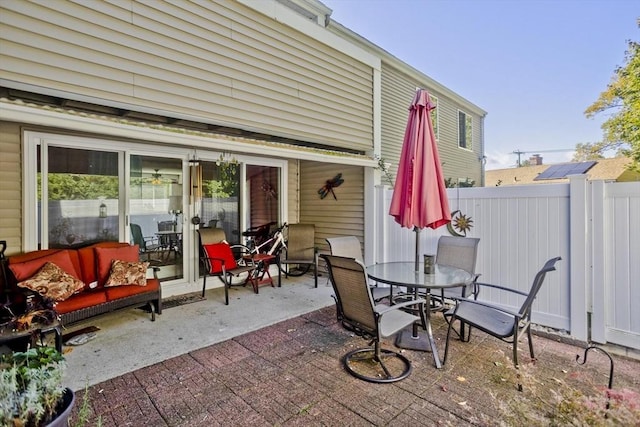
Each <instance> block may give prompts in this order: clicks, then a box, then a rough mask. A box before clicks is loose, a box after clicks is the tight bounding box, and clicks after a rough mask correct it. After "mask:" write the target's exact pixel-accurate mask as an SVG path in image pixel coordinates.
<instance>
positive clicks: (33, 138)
mask: <svg viewBox="0 0 640 427" xmlns="http://www.w3.org/2000/svg"><path fill="white" fill-rule="evenodd" d="M24 150H25V168H24V172H25V173H24V188H25V209H24V212H25V213H24V224H25V226H24V236H25V237H24V241H25V244H24V247H25V250H33V249H46V248H79V247H84V246H88V245H90V244H92V243H94V242H100V241H119V242H130V243H132V244H137V245H138V246H139V248H140V259H141V260H143V261H148V262H150V263H151V265H153V266H155V267H158V268H159V269H158V276H159V277H160V279H161V280H162V281H163V282H170V283H168V285H170V286H173V285H176V286H184V287H183V288H180V289H193V288H196V286H197V285H198V283H197V282H198V270H197V269H198V265H199V260H200V259H199V248H198V234H197V230H198V229H200V228H202V227H216V228H220V229H223V230H224V232H225V235H226V238H227V240H228V241H229V242H230V243H232V244H234V243H245V242H246V241H245V237H246V236H244V235H243V233H244V232H245V231H246V230H247V229H248V228H251V227H258V226H263V225H266V224H273V225H275V224H279V223H281V221H282V219H283V206H285V203H286V201H283V199H282V195H283V194H286V188H285V187H284V183H283V181H284V180H283V178H282V177H283V176H285V175H286V165H287V162H286V161H285V160H277V159H262V158H256V157H249V156H242V155H238V156H237V157H236V156H235V155H232V154H229V153H223V154H221V153H220V152H216V151H213V150H212V151H199V152H198V153H197V154H198V157H199V159H198V160H189V159H195V158H196V152H195V150H193V149H190V148H187V147H183V148H180V147H165V146H155V145H152V144H144V143H142V142H141V143H132V142H127V141H114V140H106V139H99V138H88V137H78V136H67V135H59V134H51V133H40V132H25V144H24ZM195 165H197V167H195ZM196 170H197V172H198V174H197V176H198V177H199V178H198V179H201V184H200V186H199V188H201V189H202V194H199V193H198V195H195V194H194V192H193V188H194V187H193V182H192V179H193V172H194V171H196ZM200 176H201V178H200ZM174 289H178V288H174Z"/></svg>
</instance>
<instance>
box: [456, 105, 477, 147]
mask: <svg viewBox="0 0 640 427" xmlns="http://www.w3.org/2000/svg"><path fill="white" fill-rule="evenodd" d="M472 135H473V121H472V119H471V116H470V115H469V114H467V113H465V112H464V111H461V110H458V147H460V148H464V149H467V150H472V149H473V136H472Z"/></svg>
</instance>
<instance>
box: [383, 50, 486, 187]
mask: <svg viewBox="0 0 640 427" xmlns="http://www.w3.org/2000/svg"><path fill="white" fill-rule="evenodd" d="M416 87H424V88H425V89H427V90H428V91H429V93H430V94H433V95H434V96H436V97H437V98H438V120H439V129H438V153H439V155H440V161H441V162H442V164H443V167H442V169H443V173H444V177H445V179H446V178H452V179H453V181H454V182H457V181H458V178H462V179H465V178H467V177H468V178H470V179H473V180H475V182H476V186H480V185H481V182H480V181H481V173H482V172H481V163H480V161H479V160H478V158H479V157H480V153H481V148H482V129H481V119H480V116H479V115H477V114H473V113H472V112H471V111H469V110H466V109H465V108H463V107H461V106H460V105H459V104H457V103H456V102H454V101H453V100H451V99H450V98H448V97H446V96H445V95H443V94H441V93H438V92H437V91H434V90H432V89H431V88H429V87H425V86H424V85H421V84H420V82H419V81H416V80H415V79H412V78H410V77H408V76H406V75H405V74H403V73H402V72H400V71H399V70H397V69H395V68H393V67H391V66H389V65H388V64H386V63H384V62H383V65H382V125H381V136H382V138H381V141H382V142H381V155H382V157H383V158H384V159H385V160H386V161H387V162H389V163H390V164H391V168H390V170H391V173H392V175H393V176H394V177H395V174H396V172H397V165H398V162H399V159H400V152H401V150H402V141H403V139H404V132H405V128H406V126H407V119H408V117H409V104H410V103H411V101H412V100H413V97H414V95H415V90H416ZM458 109H461V110H462V111H464V112H465V113H467V114H468V115H470V116H471V117H472V119H473V147H472V150H464V149H461V148H459V147H458Z"/></svg>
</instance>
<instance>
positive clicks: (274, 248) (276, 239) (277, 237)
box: [242, 222, 311, 277]
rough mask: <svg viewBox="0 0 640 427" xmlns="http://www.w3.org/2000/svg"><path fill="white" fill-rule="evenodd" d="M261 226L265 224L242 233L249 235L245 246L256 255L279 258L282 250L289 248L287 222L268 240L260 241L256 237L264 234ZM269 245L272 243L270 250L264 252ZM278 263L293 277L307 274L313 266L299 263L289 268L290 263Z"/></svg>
mask: <svg viewBox="0 0 640 427" xmlns="http://www.w3.org/2000/svg"><path fill="white" fill-rule="evenodd" d="M272 224H273V223H269V224H267V225H266V226H267V227H268V226H270V225H272ZM261 227H264V226H260V227H255V228H252V229H249V230H247V231H245V232H244V233H242V234H243V235H244V236H245V237H248V238H247V244H246V246H245V247H246V248H247V249H248V250H249V253H250V254H252V255H254V256H255V255H258V254H266V255H273V256H274V257H275V259H276V260H278V259H279V257H280V254H281V252H282V250H283V249H284V250H286V249H287V242H286V237H285V230H286V229H287V227H288V225H287V223H286V222H285V223H284V224H282V226H280V227H278V228H277V229H276V230H275V231H274V232H273V234H271V236H270V237H269V238H268V239H266V240H264V239H262V240H263V241H261V242H260V241H256V240H257V239H256V237H260V236H262V234H261V232H260V231H261V230H260V228H261ZM267 245H271V246H270V247H269V249H268V250H266V252H262V250H263V249H264V248H265V247H266V246H267ZM276 263H277V265H278V268H279V269H280V271H281V272H282V273H284V274H285V275H287V276H293V277H298V276H302V275H303V274H306V273H307V272H308V271H309V269H310V268H311V266H310V265H308V264H306V265H298V266H297V267H295V268H289V267H290V266H289V265H282V264H280V262H276ZM257 270H259V269H257Z"/></svg>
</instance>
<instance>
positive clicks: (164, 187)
mask: <svg viewBox="0 0 640 427" xmlns="http://www.w3.org/2000/svg"><path fill="white" fill-rule="evenodd" d="M183 183H184V180H183V168H182V160H181V159H178V158H170V157H154V156H141V155H134V154H132V155H130V156H129V187H128V192H129V226H130V231H131V240H132V243H135V244H137V245H138V246H139V247H140V255H141V258H142V259H143V260H146V261H149V262H150V263H151V265H153V266H156V267H159V268H160V269H159V273H158V274H159V276H160V278H161V279H163V280H169V279H180V278H182V277H183V264H184V262H183V254H184V250H183V212H184V206H183V197H182V196H183Z"/></svg>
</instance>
